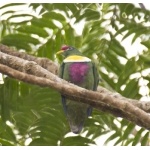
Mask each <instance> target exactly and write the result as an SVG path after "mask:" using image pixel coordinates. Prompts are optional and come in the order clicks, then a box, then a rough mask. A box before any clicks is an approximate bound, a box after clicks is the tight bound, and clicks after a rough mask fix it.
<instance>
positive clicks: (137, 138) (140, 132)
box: [132, 128, 144, 146]
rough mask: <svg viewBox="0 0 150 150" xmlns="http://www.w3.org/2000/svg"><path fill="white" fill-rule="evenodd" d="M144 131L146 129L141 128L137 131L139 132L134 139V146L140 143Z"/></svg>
mask: <svg viewBox="0 0 150 150" xmlns="http://www.w3.org/2000/svg"><path fill="white" fill-rule="evenodd" d="M143 131H144V129H143V128H141V129H140V130H139V131H138V132H137V134H136V136H135V138H134V140H133V143H132V146H135V145H137V144H138V143H139V141H140V138H141V136H142V132H143Z"/></svg>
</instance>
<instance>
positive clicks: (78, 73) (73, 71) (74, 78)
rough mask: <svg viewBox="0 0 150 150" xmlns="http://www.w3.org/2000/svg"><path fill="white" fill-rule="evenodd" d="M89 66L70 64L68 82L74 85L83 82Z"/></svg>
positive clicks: (82, 63) (81, 63) (85, 64)
mask: <svg viewBox="0 0 150 150" xmlns="http://www.w3.org/2000/svg"><path fill="white" fill-rule="evenodd" d="M88 70H89V66H88V64H87V63H86V62H74V63H72V64H70V67H69V75H70V81H71V82H72V83H75V84H80V83H82V82H83V81H84V78H85V76H86V75H87V73H88Z"/></svg>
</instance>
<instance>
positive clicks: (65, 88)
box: [0, 47, 150, 129]
mask: <svg viewBox="0 0 150 150" xmlns="http://www.w3.org/2000/svg"><path fill="white" fill-rule="evenodd" d="M0 50H1V47H0ZM3 52H4V51H3ZM9 54H10V53H9ZM0 63H1V65H0V72H1V73H4V74H6V75H8V76H11V77H13V78H15V79H18V80H21V81H24V82H28V83H31V84H36V85H39V86H48V87H52V88H54V89H55V90H57V91H58V92H60V93H61V94H63V95H65V96H67V97H68V98H70V99H72V100H76V101H80V102H83V103H87V104H90V105H91V106H93V107H94V108H96V109H99V110H102V111H104V112H109V113H111V114H113V115H115V116H117V117H122V118H125V119H127V120H129V121H132V122H134V123H135V124H137V125H139V126H142V127H145V128H146V129H150V116H149V114H148V113H146V112H145V111H143V110H141V109H140V108H138V107H141V105H140V104H139V103H131V102H130V101H131V99H129V100H127V99H126V98H124V97H122V96H121V95H119V94H118V95H116V94H114V93H111V92H108V91H107V90H104V88H99V92H94V91H90V90H86V89H84V88H81V87H78V86H76V85H73V84H71V83H69V82H67V81H65V80H62V79H60V78H59V77H57V76H56V75H54V74H53V73H51V72H49V71H47V70H46V69H44V68H42V67H41V66H39V65H38V64H37V63H35V62H33V61H28V60H24V59H21V58H18V57H15V56H11V55H8V54H5V53H2V52H0ZM120 98H121V100H120ZM133 104H134V105H133ZM143 106H144V105H142V107H143ZM143 108H144V107H143ZM147 110H149V109H147ZM147 110H146V111H147Z"/></svg>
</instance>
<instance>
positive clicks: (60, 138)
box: [0, 3, 150, 145]
mask: <svg viewBox="0 0 150 150" xmlns="http://www.w3.org/2000/svg"><path fill="white" fill-rule="evenodd" d="M13 7H16V8H20V7H23V8H28V9H29V11H31V13H30V12H29V13H23V12H22V11H19V9H11V8H13ZM0 10H1V12H2V14H1V17H2V20H1V22H0V42H1V43H3V44H6V45H8V46H12V47H15V48H16V49H17V50H24V51H26V52H27V53H29V54H32V55H35V56H37V57H47V58H49V59H51V60H53V61H58V62H60V61H61V60H62V58H58V59H57V58H55V53H56V52H57V51H58V50H59V48H60V47H61V46H62V45H63V44H68V45H73V46H75V47H77V48H78V49H79V50H80V51H81V52H82V53H83V54H85V55H86V56H88V57H90V58H91V59H93V61H95V63H96V64H97V66H98V70H99V75H100V77H101V82H100V85H101V86H104V87H106V88H108V89H109V90H112V91H113V90H114V91H116V92H119V93H121V94H122V95H123V96H125V97H129V98H134V99H140V98H142V96H149V92H148V93H147V95H142V94H141V93H140V89H141V88H142V87H143V85H141V84H140V80H144V81H146V82H147V84H146V85H144V86H145V87H147V88H148V89H149V88H150V83H149V79H150V77H149V75H144V72H145V70H148V68H149V64H150V59H149V55H150V52H149V50H150V42H149V38H150V27H149V25H148V24H149V23H150V20H149V19H150V18H149V16H150V11H149V10H145V9H141V8H138V7H137V6H135V5H134V4H129V3H126V4H124V3H121V4H115V3H114V4H108V3H107V4H85V3H84V4H82V3H79V4H73V3H70V4H58V3H57V4H55V3H54V4H44V3H42V4H38V3H37V4H36V3H34V4H30V5H28V4H15V3H13V4H7V5H4V6H1V7H0ZM12 10H13V11H12ZM82 24H83V30H82ZM77 26H80V28H78V29H76V27H77ZM79 29H80V30H81V32H82V34H81V33H78V30H79ZM131 36H132V40H131V43H134V42H136V40H138V39H140V41H141V45H143V46H145V49H143V52H142V53H141V54H137V55H136V56H134V57H132V58H129V57H128V54H127V52H128V47H126V46H124V45H122V43H121V41H124V40H125V39H127V38H128V37H131ZM120 37H121V38H120ZM129 44H130V43H129ZM133 51H134V50H133ZM0 97H1V98H0V106H1V107H0V112H1V117H0V122H1V123H0V133H1V134H0V143H1V145H93V144H96V142H95V141H96V139H97V138H99V137H100V136H102V135H105V134H108V133H110V134H111V135H110V136H109V137H108V139H107V140H106V141H105V142H104V144H109V142H110V141H114V145H148V144H149V143H148V140H149V131H147V130H145V129H143V128H141V127H137V126H136V125H134V124H132V123H130V122H128V121H126V120H124V119H120V118H115V117H113V116H111V115H110V114H104V113H102V112H99V111H97V110H94V111H93V114H92V117H91V118H89V119H88V120H87V121H86V123H85V128H84V130H83V131H82V133H83V134H80V135H77V136H73V135H70V136H69V132H70V130H69V127H68V123H67V121H66V118H65V115H64V113H63V110H62V106H61V103H60V96H59V93H57V92H56V91H54V90H53V89H48V88H40V87H37V86H33V85H29V84H25V83H22V82H18V81H16V80H14V79H10V78H8V77H4V84H1V85H0Z"/></svg>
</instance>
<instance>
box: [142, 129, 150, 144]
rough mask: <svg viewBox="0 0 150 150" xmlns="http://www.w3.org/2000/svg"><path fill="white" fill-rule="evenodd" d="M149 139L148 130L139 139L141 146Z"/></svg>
mask: <svg viewBox="0 0 150 150" xmlns="http://www.w3.org/2000/svg"><path fill="white" fill-rule="evenodd" d="M148 141H149V131H148V132H146V133H145V134H144V136H143V138H142V140H141V146H146V145H147V143H148Z"/></svg>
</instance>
